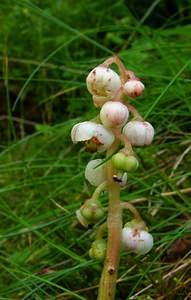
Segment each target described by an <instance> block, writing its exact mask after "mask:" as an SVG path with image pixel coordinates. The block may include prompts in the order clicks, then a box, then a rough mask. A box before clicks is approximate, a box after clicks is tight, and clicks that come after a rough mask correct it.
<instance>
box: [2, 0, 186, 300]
mask: <svg viewBox="0 0 191 300" xmlns="http://www.w3.org/2000/svg"><path fill="white" fill-rule="evenodd" d="M170 4H172V5H171V6H170ZM190 6H191V3H190V1H178V0H177V1H168V4H167V2H165V1H154V2H152V1H146V0H145V1H144V5H143V4H142V2H140V1H129V2H128V4H126V2H125V1H121V0H118V1H115V2H113V1H111V0H106V1H103V0H101V1H90V0H83V1H82V0H80V1H69V0H66V1H62V0H55V1H50V0H45V1H40V0H38V1H37V0H36V1H33V2H31V1H27V0H21V1H16V0H14V1H12V0H6V1H1V3H0V8H1V13H0V20H1V33H2V34H1V39H0V50H1V53H2V56H1V57H0V58H1V61H2V65H3V73H2V75H1V81H0V87H1V104H0V114H1V116H0V122H1V152H0V159H1V164H0V214H1V231H0V245H1V250H0V251H1V252H0V268H1V279H0V297H1V299H23V300H24V299H83V300H84V299H88V300H93V299H96V293H97V289H96V288H95V286H96V285H97V284H98V280H99V276H100V272H101V265H100V264H99V263H97V262H94V261H93V260H90V258H89V255H88V251H89V249H90V247H91V243H92V241H93V239H94V234H95V229H96V228H97V226H98V224H95V225H94V226H93V228H90V229H89V230H88V231H86V230H84V229H82V228H81V227H79V226H75V224H74V223H75V220H76V218H75V211H76V209H78V208H79V207H80V205H81V203H82V202H84V200H85V199H87V198H88V197H90V196H91V193H92V189H91V188H90V187H89V186H88V185H87V183H85V181H84V174H83V173H84V168H85V165H86V164H87V162H88V161H89V160H90V159H91V158H92V155H91V154H90V153H85V152H83V151H81V150H82V145H75V147H74V146H73V145H72V143H71V140H70V130H71V127H72V126H73V124H74V123H76V122H77V121H79V120H87V119H91V118H92V117H93V116H94V115H96V112H97V110H96V109H95V108H93V107H92V101H91V97H90V95H89V94H88V92H87V91H86V89H85V79H86V76H87V74H88V72H89V70H90V69H91V68H93V67H94V66H96V65H97V64H99V63H101V62H102V61H103V60H104V59H105V58H106V57H108V56H110V55H112V54H113V53H119V56H120V58H121V59H122V60H123V61H124V63H125V64H126V65H127V66H128V68H129V69H132V70H133V71H135V73H136V74H137V76H139V77H140V78H141V79H142V80H143V82H144V84H145V86H146V90H145V93H144V95H143V96H141V97H139V98H138V99H137V100H134V104H135V106H136V107H137V108H138V110H139V111H140V113H141V114H142V115H143V116H146V117H147V120H148V121H149V122H151V123H152V124H153V126H154V127H155V129H156V137H155V140H154V143H153V144H152V145H151V146H149V147H146V148H137V149H136V154H137V155H138V157H139V161H140V167H139V169H138V170H137V171H136V172H135V173H131V174H129V184H128V188H127V189H125V190H124V191H123V192H122V199H124V200H125V199H129V200H135V199H140V198H142V202H139V203H138V204H137V205H138V207H139V208H140V210H141V213H142V215H143V216H144V218H145V220H146V221H147V223H148V225H149V228H150V230H151V232H152V234H153V235H154V240H155V246H154V249H153V250H152V252H151V254H149V255H147V256H146V257H145V258H144V259H143V258H140V257H138V256H137V257H136V256H134V255H128V256H127V255H126V253H125V252H124V253H122V261H121V267H120V272H119V276H120V283H119V284H118V292H117V293H118V294H117V299H123V300H124V299H130V297H131V296H133V295H135V294H136V293H138V291H141V290H142V289H144V288H145V287H148V289H146V290H144V291H142V292H141V293H140V295H137V296H136V297H137V298H136V299H156V298H157V297H159V296H161V295H165V294H166V296H165V297H167V298H166V299H184V297H186V294H187V293H188V292H189V291H188V283H187V281H188V277H189V265H190V258H189V257H188V256H185V255H186V254H187V253H188V249H187V250H185V251H182V252H180V251H177V252H176V255H175V252H173V251H174V250H173V249H174V248H172V245H173V244H174V243H175V242H177V241H178V239H180V238H181V239H183V238H184V241H185V240H188V235H189V232H190V225H191V224H190V218H189V213H190V212H191V205H190V196H189V192H188V191H189V190H188V188H190V175H191V173H190V167H189V166H190V157H189V152H190V149H191V147H190V142H191V135H190V132H189V131H190V126H191V121H190V112H191V96H190V94H191V93H190V92H191V88H190V83H191V80H190V73H191V59H190V48H191V46H190V19H191V13H190ZM79 116H80V117H79ZM77 117H79V119H78V120H77V119H76V118H77ZM93 157H94V156H93ZM181 190H183V192H180V191H181ZM166 192H170V193H169V194H168V193H167V194H165V193H166ZM171 192H172V193H171ZM143 198H144V199H143ZM101 203H102V204H103V205H104V206H106V203H107V198H106V196H105V195H103V197H102V198H101ZM125 219H126V220H125V221H128V220H129V219H130V218H129V216H128V214H127V215H126V216H125ZM177 253H178V254H177ZM184 256H185V257H184ZM172 257H173V259H174V260H173V259H172ZM174 257H175V258H174ZM180 258H181V260H180ZM172 262H174V263H173V264H172ZM184 263H187V267H183V268H182V269H181V270H180V271H179V272H175V273H174V277H172V276H171V277H170V276H169V277H168V276H167V277H168V281H167V280H165V279H164V277H165V276H166V274H168V273H169V272H170V271H172V270H175V269H176V268H177V267H178V266H179V265H183V266H184ZM156 282H157V283H156ZM150 285H151V286H150ZM149 286H150V287H149ZM138 297H139V298H138ZM161 299H162V298H161Z"/></svg>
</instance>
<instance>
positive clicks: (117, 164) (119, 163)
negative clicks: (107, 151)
mask: <svg viewBox="0 0 191 300" xmlns="http://www.w3.org/2000/svg"><path fill="white" fill-rule="evenodd" d="M125 159H126V156H125V154H124V153H122V152H118V153H116V154H114V155H113V156H112V163H113V166H114V168H115V169H117V170H124V163H125Z"/></svg>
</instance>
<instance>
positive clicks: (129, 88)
mask: <svg viewBox="0 0 191 300" xmlns="http://www.w3.org/2000/svg"><path fill="white" fill-rule="evenodd" d="M123 88H124V92H125V94H126V95H128V96H130V97H132V98H135V97H137V96H140V95H141V94H142V93H143V91H144V89H145V86H144V84H143V83H142V82H141V81H140V80H139V79H137V78H135V79H134V78H133V79H129V80H128V81H127V82H126V83H125V84H124V87H123Z"/></svg>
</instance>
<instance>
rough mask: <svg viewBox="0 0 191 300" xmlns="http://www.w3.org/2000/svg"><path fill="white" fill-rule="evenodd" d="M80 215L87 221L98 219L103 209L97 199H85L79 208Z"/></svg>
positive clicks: (102, 214) (92, 221)
mask: <svg viewBox="0 0 191 300" xmlns="http://www.w3.org/2000/svg"><path fill="white" fill-rule="evenodd" d="M80 212H81V215H82V216H83V217H84V218H85V220H86V221H87V222H88V223H94V222H97V221H99V220H100V219H101V218H102V217H103V216H104V210H103V207H102V206H101V204H100V203H99V201H97V200H94V199H89V200H87V201H86V202H85V203H84V204H83V205H82V206H81V208H80Z"/></svg>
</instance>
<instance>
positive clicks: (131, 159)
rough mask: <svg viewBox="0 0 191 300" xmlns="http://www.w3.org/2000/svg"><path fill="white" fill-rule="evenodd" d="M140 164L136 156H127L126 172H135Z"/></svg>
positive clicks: (125, 162)
mask: <svg viewBox="0 0 191 300" xmlns="http://www.w3.org/2000/svg"><path fill="white" fill-rule="evenodd" d="M138 166H139V162H138V160H137V158H136V157H135V156H132V155H130V156H127V157H125V161H124V170H125V171H127V172H133V171H135V170H137V168H138Z"/></svg>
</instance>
